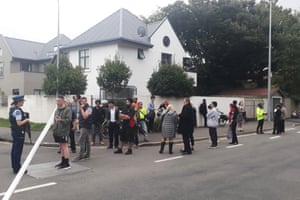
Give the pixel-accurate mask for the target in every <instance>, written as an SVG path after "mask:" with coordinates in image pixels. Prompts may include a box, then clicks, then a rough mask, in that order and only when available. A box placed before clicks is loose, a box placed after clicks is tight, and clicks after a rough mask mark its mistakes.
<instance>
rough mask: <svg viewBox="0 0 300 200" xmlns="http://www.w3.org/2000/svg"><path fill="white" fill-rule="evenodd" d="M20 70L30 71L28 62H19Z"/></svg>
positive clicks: (30, 66) (30, 67)
mask: <svg viewBox="0 0 300 200" xmlns="http://www.w3.org/2000/svg"><path fill="white" fill-rule="evenodd" d="M20 71H21V72H32V65H31V64H30V63H21V66H20Z"/></svg>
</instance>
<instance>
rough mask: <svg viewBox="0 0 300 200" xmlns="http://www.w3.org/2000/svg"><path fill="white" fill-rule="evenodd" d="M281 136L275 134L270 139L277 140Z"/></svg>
mask: <svg viewBox="0 0 300 200" xmlns="http://www.w3.org/2000/svg"><path fill="white" fill-rule="evenodd" d="M279 138H281V136H279V135H278V136H273V137H270V140H275V139H279Z"/></svg>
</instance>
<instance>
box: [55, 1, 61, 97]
mask: <svg viewBox="0 0 300 200" xmlns="http://www.w3.org/2000/svg"><path fill="white" fill-rule="evenodd" d="M59 13H60V10H59V0H57V49H56V68H57V74H56V96H58V93H59V91H58V86H59V80H58V69H59V45H60V30H59V18H60V16H59Z"/></svg>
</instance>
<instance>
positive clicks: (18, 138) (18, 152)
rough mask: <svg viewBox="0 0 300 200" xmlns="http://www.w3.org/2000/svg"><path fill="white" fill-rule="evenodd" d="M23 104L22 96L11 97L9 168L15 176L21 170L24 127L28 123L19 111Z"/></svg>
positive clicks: (23, 114)
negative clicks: (10, 167) (11, 141)
mask: <svg viewBox="0 0 300 200" xmlns="http://www.w3.org/2000/svg"><path fill="white" fill-rule="evenodd" d="M23 104H24V96H15V97H13V103H12V104H11V105H12V107H11V108H10V110H9V121H10V126H11V135H12V138H13V145H12V150H11V166H12V169H13V172H14V173H15V174H17V173H18V171H19V170H20V168H21V156H22V151H23V145H24V140H25V125H26V124H27V123H29V119H28V118H29V116H27V117H26V116H25V113H24V112H23V110H22V109H21V107H22V106H23Z"/></svg>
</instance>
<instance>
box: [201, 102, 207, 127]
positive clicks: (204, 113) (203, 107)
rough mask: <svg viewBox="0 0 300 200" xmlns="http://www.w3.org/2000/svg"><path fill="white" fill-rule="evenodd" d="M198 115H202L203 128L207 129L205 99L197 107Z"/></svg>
mask: <svg viewBox="0 0 300 200" xmlns="http://www.w3.org/2000/svg"><path fill="white" fill-rule="evenodd" d="M199 113H200V114H201V115H202V117H203V119H204V127H207V116H206V115H207V105H206V99H203V100H202V103H201V104H200V106H199Z"/></svg>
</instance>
